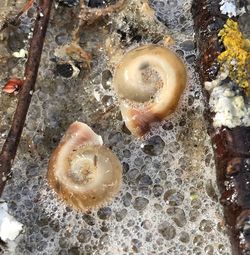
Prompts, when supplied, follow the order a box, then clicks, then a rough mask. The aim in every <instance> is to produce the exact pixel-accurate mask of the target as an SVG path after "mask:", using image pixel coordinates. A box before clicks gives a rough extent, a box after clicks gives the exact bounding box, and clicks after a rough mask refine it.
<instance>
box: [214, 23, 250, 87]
mask: <svg viewBox="0 0 250 255" xmlns="http://www.w3.org/2000/svg"><path fill="white" fill-rule="evenodd" d="M219 36H220V37H221V41H222V42H223V44H224V47H225V51H223V52H222V53H221V54H220V55H219V56H218V61H219V63H220V64H223V66H226V68H228V70H229V77H230V78H231V79H232V80H233V81H235V82H236V83H237V84H239V86H240V87H242V88H244V89H245V91H247V90H248V87H249V83H248V75H249V72H250V40H249V39H245V38H244V37H243V35H242V33H241V32H240V30H239V25H238V23H237V22H235V21H233V20H231V19H228V20H227V22H226V24H225V25H224V27H223V28H222V29H221V30H220V32H219Z"/></svg>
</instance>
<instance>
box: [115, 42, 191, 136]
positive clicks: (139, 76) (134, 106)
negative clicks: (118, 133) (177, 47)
mask: <svg viewBox="0 0 250 255" xmlns="http://www.w3.org/2000/svg"><path fill="white" fill-rule="evenodd" d="M186 79H187V74H186V69H185V66H184V64H183V62H182V61H181V60H180V59H179V58H178V57H177V56H176V55H175V54H174V53H173V52H172V51H171V50H169V49H167V48H165V47H162V46H157V45H146V46H142V47H139V48H136V49H134V50H132V51H130V52H128V53H127V54H126V55H125V56H124V57H123V58H122V60H121V62H120V63H119V64H118V66H117V68H116V70H115V74H114V80H113V85H114V88H115V91H116V93H117V94H118V97H119V99H120V109H121V113H122V116H123V119H124V121H125V124H126V126H127V127H128V129H129V130H130V131H131V133H132V134H134V135H135V136H142V135H144V134H145V133H146V132H147V131H148V130H149V128H150V123H152V122H154V121H160V120H162V119H163V118H165V117H166V116H168V115H169V114H171V113H172V112H174V110H175V109H176V107H177V105H178V102H179V100H180V97H181V95H182V92H183V90H184V89H185V86H186Z"/></svg>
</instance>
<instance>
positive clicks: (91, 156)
mask: <svg viewBox="0 0 250 255" xmlns="http://www.w3.org/2000/svg"><path fill="white" fill-rule="evenodd" d="M102 144H103V141H102V138H101V136H99V135H97V134H95V133H94V131H93V130H92V129H91V128H90V127H89V126H87V125H86V124H84V123H81V122H74V123H72V124H71V125H70V127H69V128H68V130H67V131H66V133H65V135H64V136H63V138H62V139H61V141H60V143H59V145H58V146H57V148H56V149H55V151H54V152H53V153H52V155H51V158H50V161H49V167H48V182H49V184H50V185H51V187H52V188H53V189H54V190H55V191H56V192H57V193H58V195H59V196H60V197H61V198H62V199H63V200H64V201H66V202H67V203H68V204H69V205H70V206H72V207H74V208H77V209H80V210H82V211H86V210H88V209H90V208H93V207H100V206H102V205H104V204H105V203H106V202H107V201H109V200H110V199H111V198H112V197H113V196H114V195H115V194H116V193H117V192H118V191H119V189H120V186H121V179H122V166H121V163H120V161H119V160H118V158H117V157H116V156H115V155H114V154H113V152H112V151H111V150H109V149H108V148H106V147H105V146H103V145H102Z"/></svg>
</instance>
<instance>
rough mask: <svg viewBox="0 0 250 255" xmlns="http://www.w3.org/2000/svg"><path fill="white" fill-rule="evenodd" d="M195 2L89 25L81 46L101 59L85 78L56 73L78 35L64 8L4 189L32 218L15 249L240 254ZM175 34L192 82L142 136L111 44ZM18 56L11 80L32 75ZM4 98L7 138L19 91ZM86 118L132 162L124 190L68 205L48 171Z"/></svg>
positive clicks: (155, 3) (17, 210)
mask: <svg viewBox="0 0 250 255" xmlns="http://www.w3.org/2000/svg"><path fill="white" fill-rule="evenodd" d="M139 2H143V3H144V1H137V0H135V1H134V0H132V2H131V6H137V5H138V4H139ZM191 2H192V1H191V0H183V1H177V0H169V1H164V0H151V1H150V5H151V6H152V7H153V8H154V9H155V17H157V18H153V19H150V18H138V19H136V17H135V14H133V11H132V10H130V9H125V10H124V11H123V12H121V13H117V14H115V15H113V16H112V15H111V17H106V18H105V19H104V20H101V21H98V22H99V23H98V24H96V25H92V26H91V27H86V29H84V31H82V32H81V35H80V46H81V47H82V48H83V49H84V50H86V51H88V52H90V53H91V54H92V62H91V66H90V68H89V69H88V68H86V69H84V68H80V73H79V75H78V76H77V77H72V76H68V77H63V76H61V75H56V73H55V71H56V70H57V66H56V61H55V59H56V57H55V54H54V53H55V51H56V49H58V47H61V46H62V45H65V44H68V43H69V42H70V41H71V39H72V35H71V33H70V31H72V28H73V27H75V26H77V19H72V18H71V17H72V13H73V14H75V12H76V11H77V8H67V7H65V6H63V5H60V6H58V8H57V9H56V10H55V11H54V17H53V21H52V22H51V25H50V26H49V29H48V33H47V38H46V43H45V46H44V52H43V55H42V62H41V66H40V71H39V77H38V81H37V84H36V91H35V92H34V95H33V98H32V103H31V106H30V109H29V112H28V117H27V120H26V126H25V128H24V131H23V136H22V140H21V143H20V147H19V150H18V154H17V158H16V160H15V164H14V167H13V177H12V179H11V180H10V181H9V182H8V185H7V186H6V189H5V192H4V194H3V198H4V199H5V200H6V201H7V202H8V206H9V211H10V213H11V214H12V215H13V216H15V217H16V218H17V220H18V221H20V222H21V223H23V224H24V225H25V231H24V232H23V233H22V234H21V235H20V236H19V237H18V239H17V240H16V241H15V245H14V246H13V247H12V246H11V247H9V250H10V254H16V255H19V254H20V255H21V254H27V255H29V254H37V255H49V254H60V255H66V254H72V255H73V254H89V255H90V254H96V255H98V254H102V255H114V254H115V255H117V254H140V255H148V254H157V255H166V254H168V255H175V254H185V255H188V254H190V255H194V254H204V255H205V254H209V255H210V254H211V255H212V254H214V255H216V254H220V255H226V254H230V244H229V240H228V238H227V236H226V234H225V226H224V225H223V214H222V210H221V207H220V206H219V202H218V196H219V193H218V190H217V186H216V180H215V169H214V162H213V152H212V148H211V145H210V139H209V137H208V135H207V133H206V132H205V129H206V123H205V120H204V118H203V111H204V103H203V98H202V93H201V86H200V84H199V81H198V77H197V74H196V73H195V70H194V65H195V60H196V53H195V44H194V41H193V33H194V31H193V27H192V17H191V11H190V8H191ZM143 3H142V4H143ZM136 8H137V7H136ZM138 8H140V7H138ZM141 8H142V9H140V11H139V9H138V13H142V10H144V11H145V12H146V11H147V14H146V15H148V13H151V12H148V9H145V8H146V7H145V5H143V7H141ZM143 8H144V9H143ZM133 15H134V16H133ZM150 15H151V14H150ZM146 17H147V16H146ZM150 17H151V16H150ZM129 28H130V29H129ZM158 28H159V30H158ZM131 31H132V32H131ZM147 35H148V36H147ZM159 35H161V36H160V37H158V36H159ZM166 35H171V37H173V39H174V41H175V44H174V45H172V46H170V47H171V49H172V50H173V51H175V52H176V53H177V54H178V55H179V56H180V57H181V58H182V59H183V60H184V61H185V64H186V66H187V71H188V76H189V81H188V86H187V88H186V90H185V93H184V95H183V97H182V99H181V102H180V104H179V107H178V109H177V111H176V112H175V113H174V114H172V115H171V116H169V117H168V118H167V119H166V120H164V121H162V122H160V123H155V124H153V126H152V129H151V131H150V132H149V133H148V134H147V135H146V136H145V137H144V138H143V139H135V138H134V137H133V136H132V135H131V134H130V132H129V131H128V130H127V129H126V128H125V127H124V122H123V120H122V118H121V114H120V112H119V107H118V100H117V98H116V96H115V93H114V91H113V88H112V79H113V70H114V64H115V63H118V62H119V54H118V55H115V54H113V55H112V54H109V49H110V48H109V47H111V48H112V47H113V48H112V49H115V50H117V45H119V47H118V50H117V53H118V52H122V53H124V52H126V51H128V50H129V49H130V48H134V47H137V46H138V45H139V44H144V43H156V42H157V43H159V45H163V44H164V39H163V38H164V36H166ZM156 37H157V38H156ZM117 38H119V40H118V41H117ZM113 39H114V40H113ZM156 39H157V40H156ZM12 44H13V42H12ZM107 45H108V46H107ZM110 45H111V46H110ZM0 47H2V42H1V41H0ZM11 47H12V48H13V50H14V49H19V48H20V47H22V44H21V43H19V42H18V41H17V44H16V45H11ZM12 48H11V50H12ZM0 49H1V48H0ZM120 50H121V51H120ZM111 55H112V56H113V57H112V56H111ZM111 57H112V59H111ZM115 57H117V58H115ZM9 58H10V59H8V61H9V62H8V63H9V64H8V65H7V67H4V69H2V70H3V71H1V72H0V80H1V83H4V81H5V80H6V78H7V76H8V75H12V74H13V73H17V74H20V75H21V74H22V70H23V62H22V61H20V62H19V61H17V62H16V60H15V61H14V60H13V58H12V57H11V56H9ZM11 59H12V60H11ZM111 60H112V61H111ZM11 61H14V62H15V65H14V66H15V67H14V68H13V64H12V65H11ZM110 62H111V64H110ZM0 65H1V62H0ZM1 66H2V65H1ZM0 103H1V106H2V107H1V109H0V118H1V120H2V122H1V124H0V145H2V144H3V142H4V139H5V137H6V135H7V131H8V127H9V124H10V122H11V116H12V113H13V111H14V109H15V105H16V99H15V98H14V97H10V96H8V95H5V94H3V93H2V92H0ZM76 120H78V121H83V122H86V123H87V124H88V125H89V126H91V127H92V128H93V130H94V131H95V132H96V133H98V134H100V135H101V136H102V137H103V140H104V143H105V145H107V146H108V147H109V148H111V149H112V150H113V152H114V153H115V154H116V155H117V156H118V158H119V159H120V160H121V162H122V165H123V184H122V188H121V191H120V193H119V194H118V196H117V197H116V198H115V199H114V201H113V202H112V203H109V204H106V205H105V206H104V207H103V208H99V209H96V210H92V211H89V212H87V213H80V212H78V211H75V210H73V209H72V208H69V207H67V206H66V205H65V204H64V203H63V202H62V201H60V200H59V199H58V197H57V196H56V194H55V193H54V192H53V191H52V190H51V189H50V188H49V186H48V184H47V179H46V173H47V165H48V159H49V156H50V154H51V152H52V150H53V149H54V148H55V147H56V145H57V144H58V142H59V140H60V138H61V137H62V135H63V134H64V132H65V130H66V129H67V127H68V126H69V124H70V123H72V122H73V121H76ZM5 249H6V248H5ZM11 252H12V253H11Z"/></svg>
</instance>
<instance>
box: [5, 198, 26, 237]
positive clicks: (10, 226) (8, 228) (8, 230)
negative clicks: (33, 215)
mask: <svg viewBox="0 0 250 255" xmlns="http://www.w3.org/2000/svg"><path fill="white" fill-rule="evenodd" d="M22 228H23V224H21V223H20V222H18V221H17V220H16V219H15V218H14V217H13V216H11V215H10V214H9V213H8V206H7V203H5V202H0V238H1V240H2V241H4V242H7V241H13V240H14V239H15V238H16V237H17V236H18V235H19V233H20V232H21V230H22Z"/></svg>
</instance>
